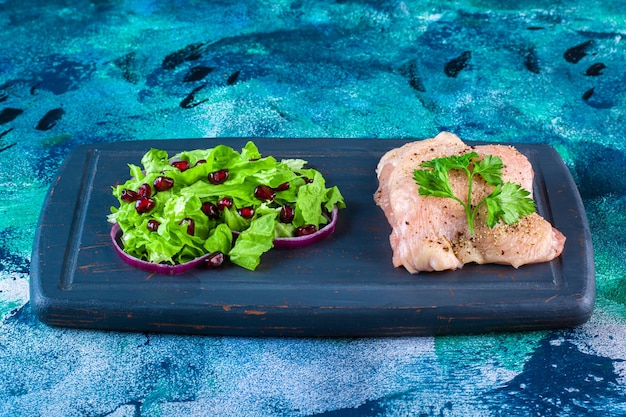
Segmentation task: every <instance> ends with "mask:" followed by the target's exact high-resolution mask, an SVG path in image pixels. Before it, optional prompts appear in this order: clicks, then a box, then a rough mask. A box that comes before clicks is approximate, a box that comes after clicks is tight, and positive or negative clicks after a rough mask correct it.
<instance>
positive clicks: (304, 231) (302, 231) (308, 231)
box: [296, 224, 317, 236]
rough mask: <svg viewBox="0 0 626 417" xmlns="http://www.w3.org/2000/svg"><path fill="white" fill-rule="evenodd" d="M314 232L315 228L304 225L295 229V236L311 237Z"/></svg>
mask: <svg viewBox="0 0 626 417" xmlns="http://www.w3.org/2000/svg"><path fill="white" fill-rule="evenodd" d="M315 232H317V227H316V226H315V225H314V224H306V225H304V226H300V227H298V228H297V229H296V235H298V236H306V235H312V234H313V233H315Z"/></svg>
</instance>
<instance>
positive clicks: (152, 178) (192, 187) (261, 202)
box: [108, 142, 345, 270]
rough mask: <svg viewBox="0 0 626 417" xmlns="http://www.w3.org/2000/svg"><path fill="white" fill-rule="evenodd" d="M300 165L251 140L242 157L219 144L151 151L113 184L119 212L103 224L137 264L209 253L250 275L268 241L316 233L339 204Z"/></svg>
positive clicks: (336, 195) (333, 190) (334, 193)
mask: <svg viewBox="0 0 626 417" xmlns="http://www.w3.org/2000/svg"><path fill="white" fill-rule="evenodd" d="M306 164H307V161H305V160H302V159H284V160H281V161H278V160H276V159H275V158H273V157H272V156H267V157H262V156H261V154H260V153H259V150H258V148H257V147H256V145H255V144H254V143H253V142H248V143H247V144H246V145H245V146H244V147H243V148H242V149H241V152H238V151H236V150H234V149H233V148H231V147H228V146H225V145H218V146H216V147H214V148H211V149H201V150H193V151H184V152H180V153H178V154H176V155H173V156H172V157H170V156H169V155H168V154H167V152H166V151H164V150H160V149H150V150H149V151H148V152H147V153H146V154H145V155H144V156H143V157H142V159H141V165H142V166H137V165H133V164H129V168H130V176H131V178H130V179H129V180H127V181H126V182H125V183H124V184H120V185H117V186H114V187H113V195H114V196H115V197H116V198H117V199H118V201H119V207H111V214H109V215H108V221H109V222H110V223H113V224H117V225H118V226H119V229H120V230H121V232H122V235H121V238H120V239H121V246H122V247H123V250H124V252H125V253H126V254H128V255H129V256H131V257H134V258H137V259H139V260H142V261H147V262H150V263H154V264H168V265H180V264H184V263H187V262H190V261H193V260H194V259H197V258H200V257H203V256H207V254H208V255H209V257H208V258H207V259H209V260H211V259H212V260H213V261H212V262H215V263H217V264H219V263H221V260H222V259H223V258H229V259H230V261H231V262H232V263H234V264H236V265H239V266H241V267H243V268H246V269H249V270H254V269H256V267H257V266H258V265H259V263H260V257H261V255H262V254H263V253H265V252H267V251H268V250H270V249H271V248H272V247H273V246H274V239H276V238H292V237H297V236H305V235H310V234H315V233H318V232H319V231H320V230H321V229H322V228H323V227H324V226H325V225H326V224H328V223H329V221H330V213H331V212H333V210H335V213H336V209H337V208H344V207H345V202H344V198H343V196H342V195H341V192H340V191H339V189H338V188H337V187H327V186H326V181H325V179H324V177H323V176H322V174H321V173H320V172H318V171H317V170H315V169H312V168H307V167H306ZM235 236H236V238H235ZM215 260H218V261H215Z"/></svg>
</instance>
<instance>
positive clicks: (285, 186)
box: [274, 181, 289, 191]
mask: <svg viewBox="0 0 626 417" xmlns="http://www.w3.org/2000/svg"><path fill="white" fill-rule="evenodd" d="M288 189H289V181H287V182H283V183H282V184H280V185H279V186H278V187H275V188H274V191H286V190H288Z"/></svg>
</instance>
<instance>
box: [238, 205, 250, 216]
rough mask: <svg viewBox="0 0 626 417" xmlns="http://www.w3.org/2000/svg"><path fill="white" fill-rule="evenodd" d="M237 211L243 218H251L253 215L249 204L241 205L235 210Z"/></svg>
mask: <svg viewBox="0 0 626 417" xmlns="http://www.w3.org/2000/svg"><path fill="white" fill-rule="evenodd" d="M237 212H238V213H239V215H240V216H241V217H243V218H244V219H251V218H252V217H253V216H254V207H251V206H248V207H242V208H240V209H239V210H237Z"/></svg>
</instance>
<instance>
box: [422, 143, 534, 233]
mask: <svg viewBox="0 0 626 417" xmlns="http://www.w3.org/2000/svg"><path fill="white" fill-rule="evenodd" d="M420 166H421V167H422V168H426V169H416V170H414V171H413V179H414V180H415V182H416V183H417V185H419V195H422V196H432V197H442V198H451V199H453V200H456V201H458V202H459V204H461V206H463V209H464V210H465V215H466V216H467V223H468V225H469V231H470V234H471V235H473V234H474V222H475V219H476V215H477V213H478V209H479V208H480V207H481V206H482V205H483V204H486V205H487V225H488V226H489V227H491V228H493V227H494V226H495V225H496V224H497V223H498V221H500V220H502V221H503V222H504V223H506V224H514V223H517V222H518V221H519V220H520V219H521V218H523V217H525V216H528V215H529V214H531V213H534V212H535V202H534V201H533V199H532V198H530V197H529V196H530V192H529V191H528V190H526V189H524V188H523V187H522V186H520V185H519V184H515V183H512V182H506V183H505V182H504V181H503V180H502V169H503V168H504V164H503V163H502V159H500V158H499V157H497V156H493V155H486V156H485V157H484V158H482V159H480V157H479V155H478V154H477V153H476V152H470V153H466V154H463V155H459V156H447V157H442V158H435V159H433V160H430V161H426V162H423V163H421V164H420ZM451 170H459V171H461V172H463V173H465V175H466V176H467V180H468V187H467V188H468V189H467V196H464V198H461V197H458V196H456V195H454V192H453V191H452V186H451V184H450V177H449V172H450V171H451ZM476 176H480V177H482V179H483V180H484V181H485V182H486V183H487V184H490V185H492V186H494V187H495V188H494V190H493V191H492V192H491V194H489V195H488V196H487V197H485V198H484V199H482V200H481V201H479V202H478V203H477V204H476V205H472V188H473V185H474V177H476Z"/></svg>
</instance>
